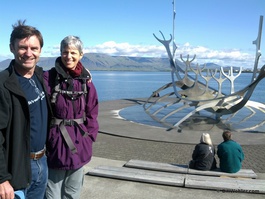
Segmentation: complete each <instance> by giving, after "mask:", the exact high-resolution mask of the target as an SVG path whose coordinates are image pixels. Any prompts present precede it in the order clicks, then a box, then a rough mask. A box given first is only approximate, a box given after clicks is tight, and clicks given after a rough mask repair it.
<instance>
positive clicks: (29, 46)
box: [10, 36, 41, 71]
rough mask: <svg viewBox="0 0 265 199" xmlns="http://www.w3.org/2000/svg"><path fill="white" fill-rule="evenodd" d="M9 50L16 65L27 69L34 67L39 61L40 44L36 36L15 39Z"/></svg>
mask: <svg viewBox="0 0 265 199" xmlns="http://www.w3.org/2000/svg"><path fill="white" fill-rule="evenodd" d="M10 51H11V52H12V53H13V54H14V58H15V62H16V67H19V69H20V70H26V71H29V70H31V69H34V68H35V66H36V64H37V62H38V61H39V58H40V54H41V46H40V42H39V40H38V38H37V37H36V36H31V37H28V38H24V39H20V40H19V39H16V40H15V43H14V45H11V44H10Z"/></svg>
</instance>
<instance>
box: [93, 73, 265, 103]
mask: <svg viewBox="0 0 265 199" xmlns="http://www.w3.org/2000/svg"><path fill="white" fill-rule="evenodd" d="M91 73H92V77H93V80H92V81H93V83H94V85H95V86H96V89H97V92H98V97H99V101H100V102H102V101H108V100H118V99H133V98H148V97H150V96H151V95H152V93H153V91H155V90H157V89H158V88H160V87H162V86H164V85H165V84H167V83H170V82H172V80H171V73H170V72H128V71H126V72H123V71H91ZM251 77H252V73H242V74H241V75H240V76H239V77H238V78H236V79H235V81H234V84H235V91H238V90H240V89H242V88H244V87H245V86H247V85H248V84H249V83H250V81H251ZM201 81H202V82H203V80H201ZM211 81H212V82H211ZM211 81H210V86H213V87H214V88H217V84H215V83H214V80H211ZM211 83H212V84H211ZM264 85H265V79H263V80H261V81H260V82H259V84H258V85H257V87H256V88H255V90H254V92H253V94H252V96H251V98H250V99H251V100H253V101H257V102H261V103H265V95H264V91H265V86H264ZM171 89H172V91H173V88H171ZM222 91H223V92H224V93H226V94H228V93H229V92H230V82H229V81H228V80H226V81H224V83H223V85H222Z"/></svg>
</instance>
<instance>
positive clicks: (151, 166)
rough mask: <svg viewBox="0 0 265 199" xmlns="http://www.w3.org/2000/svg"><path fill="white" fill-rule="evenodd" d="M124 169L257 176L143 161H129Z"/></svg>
mask: <svg viewBox="0 0 265 199" xmlns="http://www.w3.org/2000/svg"><path fill="white" fill-rule="evenodd" d="M124 166H125V167H130V168H138V169H146V170H154V171H165V172H172V173H184V174H192V175H203V176H227V177H236V178H253V179H255V178H257V174H256V173H255V172H254V171H253V170H252V169H241V170H240V171H238V172H237V173H225V172H221V171H220V170H214V171H201V170H195V169H189V168H188V166H187V165H178V164H169V163H159V162H150V161H143V160H130V161H128V162H127V163H125V164H124Z"/></svg>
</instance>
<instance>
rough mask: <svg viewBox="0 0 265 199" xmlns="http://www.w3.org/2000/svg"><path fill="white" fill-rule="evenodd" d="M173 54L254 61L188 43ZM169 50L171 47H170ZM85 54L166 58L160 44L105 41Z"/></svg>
mask: <svg viewBox="0 0 265 199" xmlns="http://www.w3.org/2000/svg"><path fill="white" fill-rule="evenodd" d="M177 46H178V48H177V50H176V52H175V54H176V55H175V57H176V59H179V60H180V54H182V55H183V57H185V60H186V57H187V55H189V57H190V59H192V58H193V56H194V55H196V59H195V60H194V62H193V63H195V64H197V63H198V64H204V63H209V62H211V63H216V64H219V65H221V66H242V67H243V68H252V67H253V65H254V61H255V53H256V52H255V50H254V48H253V49H252V51H248V52H243V51H242V50H240V49H223V50H216V49H210V48H207V47H204V46H192V45H191V44H190V43H188V42H187V43H184V44H179V45H177ZM170 48H171V46H170ZM248 50H249V49H248ZM84 52H85V53H104V54H109V55H112V56H135V57H167V52H166V49H165V47H164V46H163V45H162V44H159V42H158V45H140V44H137V45H133V44H129V43H127V42H124V43H116V42H115V41H107V42H105V43H102V44H98V45H95V46H88V47H85V49H84ZM59 55H60V51H59V46H58V45H57V46H51V47H47V48H46V49H43V52H42V57H56V56H59ZM12 57H13V56H12V55H8V56H7V55H0V61H2V60H4V59H7V58H12ZM264 64H265V58H264V57H262V56H261V57H260V61H259V66H260V67H261V66H262V65H264Z"/></svg>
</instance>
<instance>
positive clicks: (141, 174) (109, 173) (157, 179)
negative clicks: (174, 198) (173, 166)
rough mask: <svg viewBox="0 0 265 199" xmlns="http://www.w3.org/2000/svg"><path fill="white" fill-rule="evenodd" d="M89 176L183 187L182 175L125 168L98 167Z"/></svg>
mask: <svg viewBox="0 0 265 199" xmlns="http://www.w3.org/2000/svg"><path fill="white" fill-rule="evenodd" d="M88 174H89V175H93V176H100V177H108V178H115V179H122V180H131V181H137V182H147V183H154V184H162V185H172V186H179V187H183V186H184V181H185V175H184V174H172V173H165V172H158V171H147V170H141V169H132V168H125V167H113V166H98V167H96V168H94V169H93V170H91V171H89V172H88Z"/></svg>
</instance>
